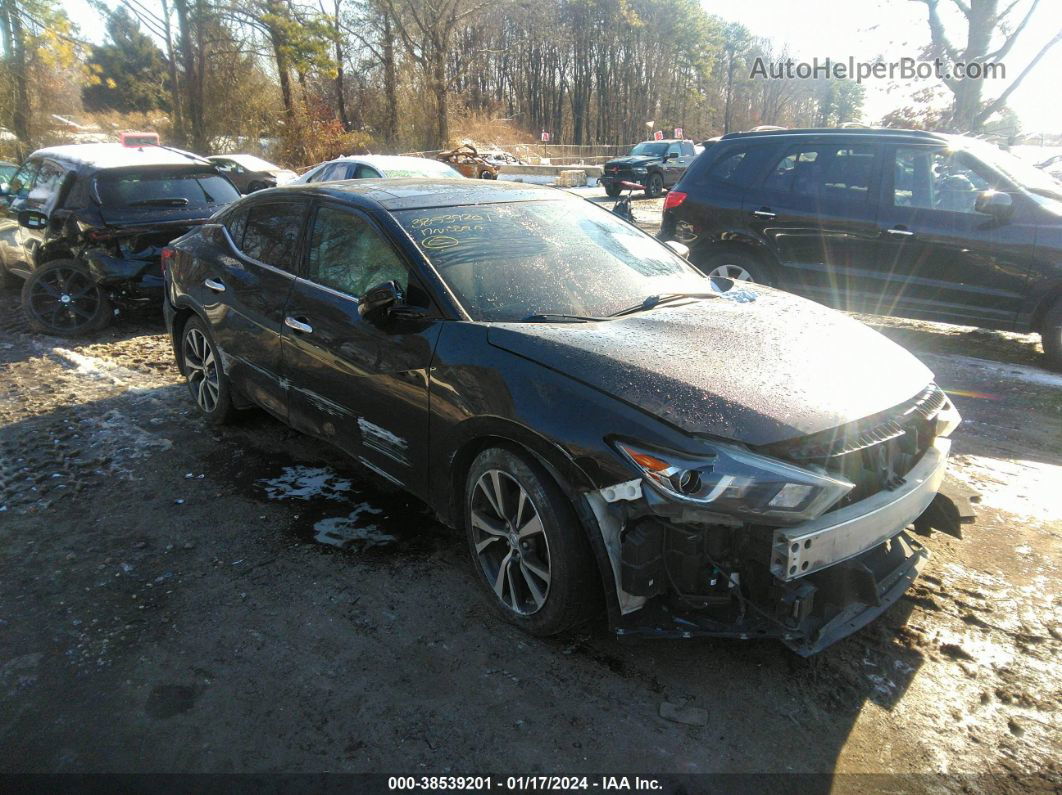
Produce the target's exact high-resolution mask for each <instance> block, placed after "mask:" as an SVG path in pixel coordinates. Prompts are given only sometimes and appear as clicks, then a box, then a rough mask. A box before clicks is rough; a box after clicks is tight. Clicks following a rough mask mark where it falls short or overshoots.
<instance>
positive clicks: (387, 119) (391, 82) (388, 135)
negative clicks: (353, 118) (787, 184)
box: [383, 12, 398, 144]
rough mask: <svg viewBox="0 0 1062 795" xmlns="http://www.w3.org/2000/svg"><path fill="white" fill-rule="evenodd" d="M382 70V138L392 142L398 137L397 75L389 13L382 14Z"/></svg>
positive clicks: (392, 30)
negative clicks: (383, 109) (384, 106)
mask: <svg viewBox="0 0 1062 795" xmlns="http://www.w3.org/2000/svg"><path fill="white" fill-rule="evenodd" d="M383 70H384V102H385V103H386V105H387V108H386V111H385V113H384V138H385V139H386V140H387V143H389V144H393V143H394V142H395V140H396V139H397V138H398V89H397V86H398V77H397V75H396V74H395V45H394V29H393V27H392V25H391V15H390V14H389V13H386V12H385V13H384V15H383Z"/></svg>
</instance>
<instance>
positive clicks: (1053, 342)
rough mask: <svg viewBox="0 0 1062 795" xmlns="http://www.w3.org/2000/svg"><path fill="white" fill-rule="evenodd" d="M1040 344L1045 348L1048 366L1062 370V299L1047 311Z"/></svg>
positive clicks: (1041, 329) (1041, 330) (1041, 328)
mask: <svg viewBox="0 0 1062 795" xmlns="http://www.w3.org/2000/svg"><path fill="white" fill-rule="evenodd" d="M1040 343H1041V344H1042V345H1043V346H1044V354H1045V355H1046V356H1047V364H1048V366H1049V367H1051V368H1052V369H1053V370H1062V298H1060V299H1058V300H1057V301H1055V305H1054V306H1052V307H1051V308H1050V309H1049V310H1047V315H1046V316H1045V317H1044V324H1043V326H1041V327H1040Z"/></svg>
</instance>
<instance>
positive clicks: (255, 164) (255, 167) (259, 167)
mask: <svg viewBox="0 0 1062 795" xmlns="http://www.w3.org/2000/svg"><path fill="white" fill-rule="evenodd" d="M225 157H226V158H228V159H229V160H231V161H233V162H234V163H239V164H240V165H241V166H243V167H244V168H246V169H247V170H248V171H279V170H281V169H280V166H276V165H273V164H272V163H270V162H269V161H268V160H263V159H262V158H260V157H255V156H254V155H225Z"/></svg>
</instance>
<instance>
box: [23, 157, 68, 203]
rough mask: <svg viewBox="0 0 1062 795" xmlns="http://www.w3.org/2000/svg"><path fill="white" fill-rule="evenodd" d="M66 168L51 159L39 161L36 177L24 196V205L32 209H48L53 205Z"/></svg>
mask: <svg viewBox="0 0 1062 795" xmlns="http://www.w3.org/2000/svg"><path fill="white" fill-rule="evenodd" d="M65 176H66V169H64V168H63V167H62V166H60V165H59V164H58V163H55V162H53V161H51V160H45V161H44V162H43V163H41V168H40V171H38V172H37V179H36V180H34V182H33V187H32V188H30V191H29V195H27V196H26V207H31V208H33V209H34V210H48V209H51V208H52V207H54V206H55V200H56V197H57V196H58V194H59V189H60V188H61V187H62V184H63V177H65Z"/></svg>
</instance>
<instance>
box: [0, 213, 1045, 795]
mask: <svg viewBox="0 0 1062 795" xmlns="http://www.w3.org/2000/svg"><path fill="white" fill-rule="evenodd" d="M640 212H644V213H645V214H646V215H647V216H648V215H651V214H652V210H651V209H650V208H646V209H640ZM655 212H656V213H658V212H659V209H658V206H657V209H656V210H655ZM657 217H658V216H657ZM864 320H868V321H869V322H871V323H872V324H873V325H875V326H877V327H878V328H880V329H881V330H882V331H883V332H884V333H886V334H888V335H889V336H891V337H894V338H895V339H897V340H898V341H900V342H902V343H903V344H904V345H906V346H908V347H909V348H911V349H912V350H913V351H914V352H915V353H916V355H918V356H919V357H921V358H922V359H924V360H925V361H926V363H927V364H928V365H929V366H930V367H931V369H933V370H934V372H935V373H936V374H937V377H938V381H939V382H940V383H941V385H942V386H943V387H944V388H945V389H946V390H948V391H949V392H950V393H951V395H952V396H953V397H954V399H955V401H956V403H957V404H958V406H959V409H960V411H961V412H962V413H963V415H964V417H965V423H964V424H963V425H962V426H961V427H960V429H959V430H958V432H957V433H956V435H955V448H954V450H955V457H954V464H953V469H952V471H953V476H954V477H956V478H958V479H960V480H962V481H964V482H966V483H968V484H970V485H972V486H974V487H975V488H976V489H977V490H978V491H979V492H980V493H981V495H982V502H981V506H980V516H979V519H978V522H977V524H975V525H973V526H970V527H967V528H966V529H965V537H964V539H963V540H957V539H954V538H951V537H949V536H946V535H942V534H935V535H933V536H932V537H931V538H929V539H928V540H927V544H928V546H929V548H930V549H931V551H932V555H933V556H932V558H931V560H930V561H929V564H928V566H927V569H926V572H925V574H924V576H922V577H921V578H920V579H919V580H918V582H917V583H916V585H915V586H914V587H913V588H912V589H911V590H910V591H909V592H908V594H907V595H906V596H905V597H904V598H903V599H902V600H901V602H899V603H898V604H897V605H896V606H894V607H893V608H892V609H891V610H890V611H889V612H888V613H887V614H886V615H885V616H883V617H882V618H881V619H880V620H878V621H877V622H876V623H874V624H872V625H871V626H870V627H868V628H867V629H865V630H863V631H862V632H860V633H858V634H856V635H855V636H853V637H851V638H849V639H847V640H845V641H843V642H841V643H839V644H837V645H836V646H834V647H831V648H830V649H828V650H827V651H825V652H824V653H822V654H820V655H818V656H817V657H814V658H812V659H810V660H806V661H805V660H800V659H798V658H796V657H795V656H793V655H792V654H790V653H789V652H787V651H786V650H785V649H784V648H783V647H782V646H781V645H780V644H775V643H771V642H735V641H685V642H673V641H636V642H631V641H628V642H619V641H617V640H616V639H614V638H613V637H612V636H611V635H610V634H609V633H608V632H607V630H606V627H605V625H604V621H603V620H598V621H596V622H594V623H592V624H590V625H588V626H586V627H583V628H581V629H579V630H577V631H574V632H572V633H570V634H568V635H566V636H563V637H559V638H554V639H548V640H536V639H532V638H529V637H526V636H524V635H522V634H521V633H520V632H519V631H517V630H515V629H513V628H511V627H509V626H508V625H504V624H501V623H499V622H498V621H497V620H495V619H494V618H492V616H491V614H490V612H489V611H488V609H487V607H486V605H485V604H484V603H483V602H482V601H481V599H480V597H479V595H478V593H477V592H476V590H475V588H474V586H475V583H474V582H473V580H472V570H471V567H470V565H469V563H468V561H467V560H466V551H465V546H464V544H463V541H462V539H460V538H458V537H457V536H456V534H454V533H453V532H451V531H449V530H447V529H445V528H443V527H441V526H439V525H438V524H436V523H435V522H434V521H433V520H432V518H431V516H430V515H429V514H428V513H427V512H426V511H425V510H424V508H423V507H422V506H420V505H419V504H417V503H416V502H415V501H414V500H411V499H408V498H406V497H404V496H402V495H401V494H398V493H396V492H394V491H389V490H387V489H386V488H385V487H384V486H382V485H381V484H380V483H379V482H377V481H375V480H371V479H370V478H369V476H368V475H366V474H365V473H364V472H362V471H359V470H358V469H357V468H356V466H355V465H354V464H353V463H352V462H351V461H349V460H347V459H345V458H344V457H343V456H341V455H339V454H338V453H335V452H333V451H332V450H331V449H329V448H326V447H324V446H323V445H321V444H319V443H317V442H315V441H313V440H310V439H307V438H305V437H302V436H300V435H298V434H295V433H293V432H291V431H289V430H287V429H286V428H285V427H283V426H282V425H280V424H279V423H277V422H275V421H274V420H272V419H270V418H268V417H267V416H265V415H264V414H262V413H259V412H248V413H246V415H245V416H243V417H242V418H241V419H240V421H239V422H237V423H236V424H235V425H233V426H230V427H226V428H224V429H216V428H212V427H209V426H207V425H205V424H204V423H203V422H201V421H200V420H199V419H198V417H197V416H196V414H195V411H194V409H193V403H192V401H191V399H190V397H189V395H188V394H187V392H186V390H185V388H184V386H183V385H182V384H181V382H180V379H179V377H178V373H177V372H176V369H175V367H174V365H173V362H172V355H171V353H170V350H169V347H168V343H167V340H166V337H165V334H164V329H163V328H162V324H161V322H160V321H158V320H155V319H154V318H148V319H127V320H126V321H125V322H123V323H121V324H119V325H118V326H116V327H115V328H113V329H111V330H108V331H106V332H104V333H102V334H100V335H99V336H98V337H97V338H95V339H90V340H80V341H73V340H61V339H56V338H49V337H45V336H37V335H31V334H29V333H27V332H26V330H25V326H24V325H23V324H22V322H21V319H20V314H19V310H18V296H17V293H16V292H15V291H6V292H3V293H0V374H2V375H0V771H3V772H16V771H17V772H42V771H58V772H95V771H120V772H152V771H155V772H157V771H173V772H185V771H194V772H235V771H249V772H272V771H300V772H310V771H313V772H317V771H340V772H343V771H345V772H387V773H392V774H393V773H402V774H413V775H420V774H436V775H438V774H483V773H494V774H532V773H557V774H575V773H614V772H627V773H631V772H643V773H647V772H653V773H706V772H713V773H718V772H772V773H787V772H834V771H835V772H838V773H901V774H927V773H933V774H948V775H954V776H958V777H957V778H951V779H939V778H930V777H926V776H924V775H917V776H912V777H909V778H906V779H904V782H905V783H904V788H906V789H915V790H917V789H927V790H928V789H937V788H941V787H943V788H947V789H958V788H962V787H967V788H972V789H980V790H984V791H989V790H991V791H1000V790H1014V791H1018V790H1025V789H1028V788H1036V789H1048V788H1052V787H1056V786H1058V785H1059V782H1060V780H1062V769H1060V768H1062V763H1060V759H1062V755H1060V732H1059V729H1060V712H1059V705H1060V704H1062V677H1060V662H1059V660H1060V656H1059V653H1060V651H1062V620H1060V619H1062V605H1060V596H1059V587H1058V586H1059V582H1060V577H1059V566H1060V563H1062V556H1060V552H1062V540H1060V534H1062V444H1060V442H1062V376H1060V375H1057V374H1052V373H1050V372H1048V371H1046V370H1044V369H1041V367H1040V362H1039V354H1038V352H1037V343H1036V340H1035V339H1034V338H1030V337H1025V336H1022V335H1013V334H999V333H992V332H984V331H976V330H972V329H963V328H957V327H950V326H942V325H937V324H929V323H912V322H906V321H898V320H884V319H881V318H864ZM664 702H668V703H671V704H675V705H680V706H682V705H686V706H693V707H698V708H701V709H703V710H706V711H707V722H706V723H705V724H703V725H685V724H681V723H676V722H672V721H669V720H665V719H663V718H661V717H660V707H661V704H662V703H664ZM984 774H989V775H990V778H972V777H971V776H974V775H984ZM848 781H849V782H850V784H851V786H849V787H848V789H860V788H861V787H862V786H863V784H862V783H860V782H862V781H863V780H862V779H849V780H848Z"/></svg>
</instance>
